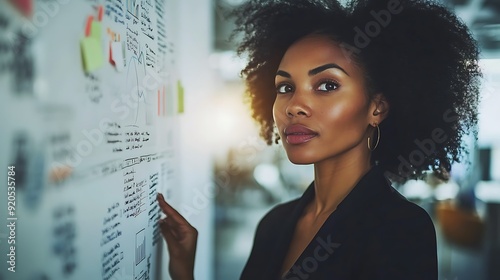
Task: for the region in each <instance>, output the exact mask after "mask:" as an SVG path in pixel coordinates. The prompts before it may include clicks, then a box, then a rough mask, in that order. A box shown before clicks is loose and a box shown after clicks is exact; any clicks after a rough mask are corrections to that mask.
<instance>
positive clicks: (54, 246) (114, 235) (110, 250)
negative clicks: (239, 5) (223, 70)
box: [0, 0, 183, 280]
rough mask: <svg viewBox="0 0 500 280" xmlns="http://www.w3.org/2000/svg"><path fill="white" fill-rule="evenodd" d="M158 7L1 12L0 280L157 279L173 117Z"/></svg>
mask: <svg viewBox="0 0 500 280" xmlns="http://www.w3.org/2000/svg"><path fill="white" fill-rule="evenodd" d="M168 2H169V1H164V0H78V1H70V0H41V1H27V0H12V1H10V0H9V1H1V2H0V117H1V132H0V133H1V136H0V166H1V167H2V168H1V169H0V170H1V171H0V186H1V188H0V189H1V193H0V200H1V202H0V207H1V208H2V209H0V220H1V221H2V223H4V224H5V225H2V226H1V227H0V246H1V256H0V260H1V263H2V264H1V266H0V279H106V280H108V279H134V280H136V279H144V280H146V279H159V278H160V277H159V275H160V272H159V268H160V264H159V263H160V262H161V252H160V251H161V246H159V245H160V244H161V243H160V242H163V241H162V238H161V235H160V233H159V228H158V225H157V221H158V219H159V217H160V209H159V207H158V205H157V203H156V194H157V192H162V193H164V194H166V196H167V198H168V197H169V194H170V192H171V190H172V188H173V187H174V186H176V185H178V184H177V174H178V172H179V171H178V170H176V168H177V166H178V164H177V159H178V156H177V154H176V151H177V150H178V149H176V147H177V145H178V141H177V136H178V133H177V123H178V122H177V119H178V115H179V114H180V113H182V111H183V90H182V86H181V84H180V81H179V78H178V77H177V75H176V63H175V61H176V59H175V57H176V54H175V51H174V43H175V42H173V40H172V38H170V37H169V34H171V30H172V28H173V26H174V24H173V22H172V20H171V18H170V16H169V15H170V14H171V13H172V12H170V11H169V10H168ZM30 5H32V6H30ZM9 186H10V188H8V187H9ZM9 206H11V208H8V207H9ZM9 226H10V227H9ZM14 271H15V272H14Z"/></svg>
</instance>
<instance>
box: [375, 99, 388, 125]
mask: <svg viewBox="0 0 500 280" xmlns="http://www.w3.org/2000/svg"><path fill="white" fill-rule="evenodd" d="M371 110H372V115H371V123H377V124H380V123H381V122H382V121H383V120H384V119H385V118H386V117H387V115H388V114H389V103H388V102H387V99H386V98H385V96H384V95H383V94H381V93H377V94H376V95H375V96H374V97H373V99H372V104H371Z"/></svg>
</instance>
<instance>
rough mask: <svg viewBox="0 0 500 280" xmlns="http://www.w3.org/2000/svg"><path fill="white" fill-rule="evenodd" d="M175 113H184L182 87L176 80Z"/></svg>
mask: <svg viewBox="0 0 500 280" xmlns="http://www.w3.org/2000/svg"><path fill="white" fill-rule="evenodd" d="M177 113H179V114H181V113H184V87H183V86H182V84H181V81H177Z"/></svg>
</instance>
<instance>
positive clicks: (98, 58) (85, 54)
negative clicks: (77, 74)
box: [80, 37, 104, 72]
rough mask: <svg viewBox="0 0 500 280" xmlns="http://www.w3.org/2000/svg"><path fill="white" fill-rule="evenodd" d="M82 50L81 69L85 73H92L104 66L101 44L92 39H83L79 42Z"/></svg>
mask: <svg viewBox="0 0 500 280" xmlns="http://www.w3.org/2000/svg"><path fill="white" fill-rule="evenodd" d="M80 47H81V50H82V61H83V68H84V69H85V71H86V72H92V71H94V70H96V69H99V68H101V67H102V66H103V65H104V55H103V54H102V48H101V42H100V40H97V39H96V38H94V37H86V38H83V39H82V41H81V42H80Z"/></svg>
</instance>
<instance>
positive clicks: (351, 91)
mask: <svg viewBox="0 0 500 280" xmlns="http://www.w3.org/2000/svg"><path fill="white" fill-rule="evenodd" d="M275 84H276V92H277V96H276V100H275V102H274V106H273V116H274V120H275V123H276V125H277V127H278V129H279V134H280V136H281V139H282V141H283V146H284V148H285V150H286V153H287V155H288V158H289V159H290V161H292V162H293V163H296V164H310V163H317V162H321V161H324V160H328V159H334V158H340V157H341V156H347V157H348V158H349V154H352V155H354V154H356V153H355V152H354V153H353V151H356V150H357V151H358V152H359V151H362V154H365V155H367V156H368V155H369V153H368V148H367V144H366V143H367V142H366V141H367V136H368V134H367V129H368V127H369V125H370V123H371V121H372V119H373V110H374V105H373V104H371V103H373V102H370V101H369V98H368V95H367V92H366V88H365V80H364V76H363V71H362V69H360V68H359V67H358V66H356V64H355V63H354V62H353V61H351V60H350V59H349V57H346V56H345V54H344V52H343V51H342V49H341V47H340V46H339V45H338V44H337V43H336V42H334V41H332V40H331V39H329V38H327V37H325V36H321V35H310V36H306V37H304V38H303V39H300V40H299V41H297V42H296V43H294V44H293V45H292V46H290V47H289V49H288V50H287V51H286V53H285V55H284V56H283V59H282V60H281V63H280V65H279V68H278V71H277V73H276V79H275ZM362 149H364V150H362ZM358 155H359V153H358ZM350 158H352V157H350Z"/></svg>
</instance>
